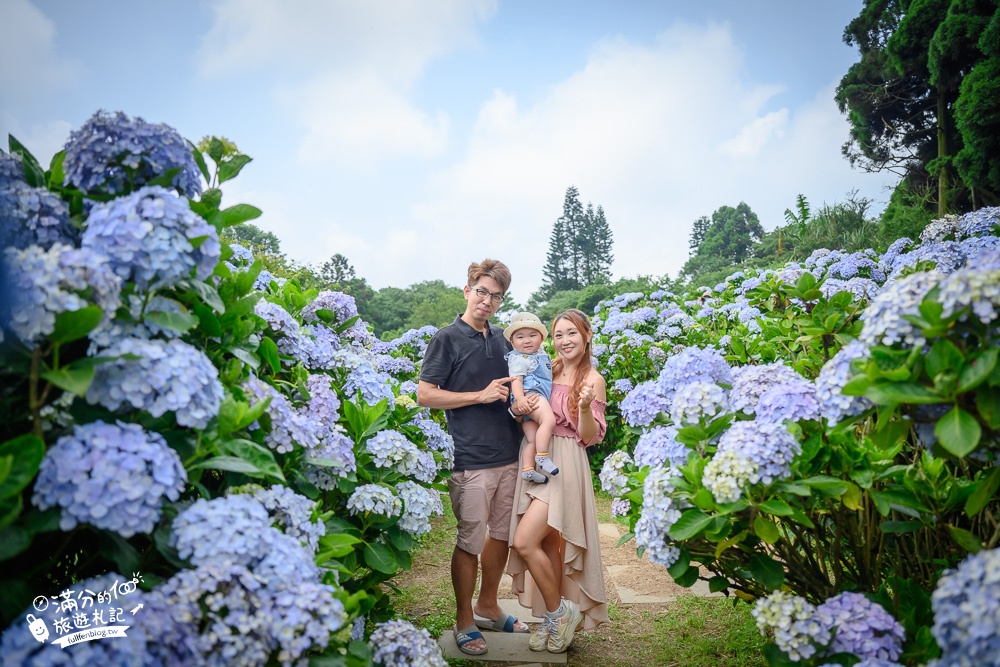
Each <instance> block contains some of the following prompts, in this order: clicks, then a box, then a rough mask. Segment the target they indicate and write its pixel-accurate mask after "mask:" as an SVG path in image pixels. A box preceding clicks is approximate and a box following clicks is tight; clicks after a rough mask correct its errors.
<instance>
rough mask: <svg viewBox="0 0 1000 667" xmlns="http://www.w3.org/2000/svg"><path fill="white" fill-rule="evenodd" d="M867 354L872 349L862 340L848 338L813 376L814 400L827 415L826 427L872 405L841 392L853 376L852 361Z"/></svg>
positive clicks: (824, 414) (865, 399)
mask: <svg viewBox="0 0 1000 667" xmlns="http://www.w3.org/2000/svg"><path fill="white" fill-rule="evenodd" d="M870 356H871V350H870V349H869V347H868V346H867V345H865V344H864V343H862V342H861V341H857V340H855V341H851V342H850V343H848V344H847V345H845V346H844V347H842V348H841V349H840V351H839V352H837V354H835V355H833V357H832V358H831V359H830V361H828V362H826V363H825V364H823V368H821V369H820V371H819V375H818V376H817V377H816V399H817V400H818V401H819V406H820V414H821V415H822V416H823V417H825V418H826V421H827V424H828V425H829V426H833V425H834V424H836V423H837V422H839V421H840V420H842V419H844V418H846V417H854V416H857V415H860V414H861V413H862V412H864V411H865V410H867V409H868V408H870V407H871V405H872V403H871V401H869V400H868V399H867V398H865V397H864V396H845V395H844V393H843V389H844V385H846V384H847V383H848V381H850V379H851V377H853V376H852V373H851V364H852V363H853V362H854V361H855V360H856V359H867V358H868V357H870Z"/></svg>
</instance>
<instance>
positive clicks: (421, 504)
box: [396, 480, 444, 535]
mask: <svg viewBox="0 0 1000 667" xmlns="http://www.w3.org/2000/svg"><path fill="white" fill-rule="evenodd" d="M396 491H397V492H398V493H399V497H400V499H401V500H402V501H403V515H402V516H401V517H400V519H399V527H400V528H402V529H403V530H405V531H406V532H408V533H412V534H413V535H423V534H424V533H429V532H430V530H431V517H432V516H440V515H441V514H443V513H444V506H443V505H442V503H441V495H440V494H439V493H438V492H437V491H432V490H430V489H427V488H425V487H423V486H421V485H419V484H417V483H416V482H411V481H409V480H407V481H405V482H400V483H399V484H397V485H396Z"/></svg>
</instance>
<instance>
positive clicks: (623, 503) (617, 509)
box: [611, 498, 632, 516]
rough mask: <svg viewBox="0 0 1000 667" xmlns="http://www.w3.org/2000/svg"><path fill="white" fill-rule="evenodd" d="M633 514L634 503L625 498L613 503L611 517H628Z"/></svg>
mask: <svg viewBox="0 0 1000 667" xmlns="http://www.w3.org/2000/svg"><path fill="white" fill-rule="evenodd" d="M631 512H632V503H631V502H629V501H628V500H625V499H624V498H615V499H614V500H612V501H611V516H628V515H629V514H630V513H631Z"/></svg>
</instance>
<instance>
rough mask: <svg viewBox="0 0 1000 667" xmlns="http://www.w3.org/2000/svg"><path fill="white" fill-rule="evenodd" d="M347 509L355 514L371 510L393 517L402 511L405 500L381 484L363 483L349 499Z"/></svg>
mask: <svg viewBox="0 0 1000 667" xmlns="http://www.w3.org/2000/svg"><path fill="white" fill-rule="evenodd" d="M347 509H348V511H349V512H350V513H351V514H355V515H357V514H361V513H364V512H371V513H372V514H379V515H381V516H384V517H386V518H391V517H394V516H399V515H400V514H401V513H402V511H403V502H402V501H401V500H400V499H399V498H398V497H397V496H395V495H394V494H393V493H392V491H391V490H389V489H387V488H386V487H384V486H382V485H380V484H363V485H361V486H359V487H358V488H356V489H354V493H352V494H351V497H350V498H348V499H347Z"/></svg>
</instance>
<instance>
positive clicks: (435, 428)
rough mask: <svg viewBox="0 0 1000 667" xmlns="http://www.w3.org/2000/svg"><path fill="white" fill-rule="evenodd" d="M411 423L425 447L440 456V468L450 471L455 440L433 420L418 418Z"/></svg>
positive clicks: (453, 456) (452, 464)
mask: <svg viewBox="0 0 1000 667" xmlns="http://www.w3.org/2000/svg"><path fill="white" fill-rule="evenodd" d="M400 389H402V387H400ZM413 423H414V424H415V425H416V427H417V428H419V429H420V432H421V433H423V434H424V442H425V443H426V444H427V447H428V448H429V449H431V450H432V451H435V452H438V453H439V454H440V455H441V464H440V468H441V469H442V470H451V469H452V466H454V465H455V440H454V439H452V437H451V436H450V435H448V433H446V432H445V430H444V429H443V428H441V425H440V424H438V423H437V422H436V421H434V420H433V419H426V418H418V419H415V420H414V422H413Z"/></svg>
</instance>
